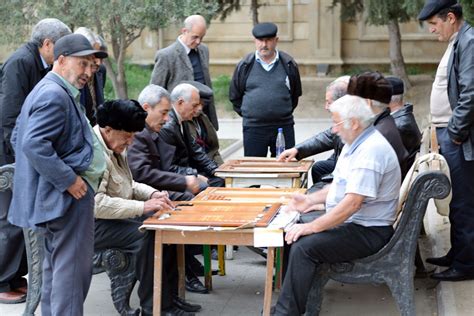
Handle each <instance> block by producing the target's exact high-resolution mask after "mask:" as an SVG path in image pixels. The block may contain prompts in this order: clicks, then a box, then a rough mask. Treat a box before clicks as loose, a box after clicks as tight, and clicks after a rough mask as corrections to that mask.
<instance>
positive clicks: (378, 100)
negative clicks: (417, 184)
mask: <svg viewBox="0 0 474 316" xmlns="http://www.w3.org/2000/svg"><path fill="white" fill-rule="evenodd" d="M347 93H348V94H351V95H356V96H359V97H361V98H365V99H366V100H367V103H368V105H369V106H370V108H371V109H372V112H373V113H374V115H375V121H374V126H375V128H376V129H377V130H378V131H379V132H380V133H381V134H382V135H383V136H384V137H385V138H386V139H387V141H388V142H389V143H390V145H392V148H393V150H395V153H396V154H397V158H398V163H399V164H400V170H401V172H402V179H403V178H404V177H405V175H406V173H407V172H408V169H410V166H409V165H408V157H409V156H408V151H407V150H406V148H405V146H404V145H403V141H402V138H401V136H400V132H399V131H398V129H397V126H396V125H395V121H394V119H393V117H392V116H391V115H390V109H389V107H388V104H389V103H390V100H391V98H392V85H391V84H390V82H388V80H387V79H385V78H384V77H383V76H382V74H380V73H379V72H364V73H362V74H359V75H354V76H352V77H351V78H350V80H349V85H348V87H347Z"/></svg>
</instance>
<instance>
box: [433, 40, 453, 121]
mask: <svg viewBox="0 0 474 316" xmlns="http://www.w3.org/2000/svg"><path fill="white" fill-rule="evenodd" d="M457 35H458V33H457V32H456V33H454V34H453V35H452V36H451V38H450V39H449V44H448V47H447V48H446V51H445V52H444V55H443V58H441V61H440V62H439V65H438V69H437V70H436V76H435V80H434V81H433V86H432V88H431V97H430V112H431V121H432V123H433V124H434V125H435V126H437V127H446V126H448V122H449V119H450V118H451V115H452V113H453V112H452V110H451V106H450V104H449V98H448V62H449V56H451V52H452V51H453V44H454V39H455V38H456V36H457Z"/></svg>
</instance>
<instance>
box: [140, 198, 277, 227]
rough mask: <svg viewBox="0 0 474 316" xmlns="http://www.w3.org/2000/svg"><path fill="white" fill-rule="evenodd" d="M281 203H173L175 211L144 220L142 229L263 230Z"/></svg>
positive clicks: (163, 212)
mask: <svg viewBox="0 0 474 316" xmlns="http://www.w3.org/2000/svg"><path fill="white" fill-rule="evenodd" d="M280 206H281V203H273V204H268V203H245V204H242V203H237V202H229V201H220V202H219V203H212V204H209V203H200V202H199V201H197V202H196V203H194V201H186V202H177V203H175V210H172V211H161V212H158V213H157V214H156V216H154V217H150V218H148V219H147V220H146V221H145V222H144V223H143V224H144V225H175V226H213V227H236V228H250V227H266V226H268V224H269V223H270V222H271V220H272V219H273V217H274V216H275V215H276V214H277V212H278V210H279V209H280Z"/></svg>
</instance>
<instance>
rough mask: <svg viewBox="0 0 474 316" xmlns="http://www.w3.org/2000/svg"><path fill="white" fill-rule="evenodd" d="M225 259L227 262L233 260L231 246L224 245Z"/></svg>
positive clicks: (232, 248)
mask: <svg viewBox="0 0 474 316" xmlns="http://www.w3.org/2000/svg"><path fill="white" fill-rule="evenodd" d="M225 258H226V259H227V260H232V259H234V246H233V245H226V246H225Z"/></svg>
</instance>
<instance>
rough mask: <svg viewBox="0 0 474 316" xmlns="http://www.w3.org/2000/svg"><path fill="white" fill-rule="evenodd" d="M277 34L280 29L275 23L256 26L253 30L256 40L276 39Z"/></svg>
mask: <svg viewBox="0 0 474 316" xmlns="http://www.w3.org/2000/svg"><path fill="white" fill-rule="evenodd" d="M277 32H278V27H277V26H276V24H275V23H271V22H265V23H259V24H257V25H255V26H254V27H253V30H252V35H253V36H254V37H255V38H271V37H275V36H276V35H277Z"/></svg>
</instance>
